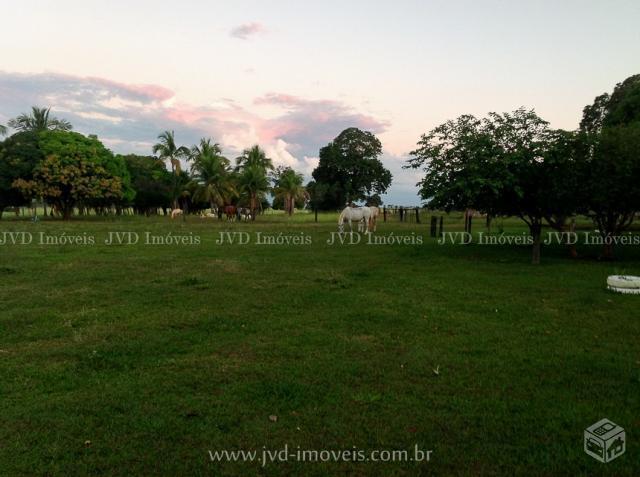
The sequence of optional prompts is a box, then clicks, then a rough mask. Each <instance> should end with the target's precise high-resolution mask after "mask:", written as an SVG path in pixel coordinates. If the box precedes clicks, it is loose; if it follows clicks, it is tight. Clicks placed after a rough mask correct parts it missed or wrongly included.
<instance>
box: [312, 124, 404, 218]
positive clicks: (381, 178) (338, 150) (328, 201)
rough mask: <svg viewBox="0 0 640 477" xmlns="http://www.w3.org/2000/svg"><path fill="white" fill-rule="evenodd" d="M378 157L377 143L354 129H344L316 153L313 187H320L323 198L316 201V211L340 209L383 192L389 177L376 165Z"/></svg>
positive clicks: (379, 145)
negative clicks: (318, 159)
mask: <svg viewBox="0 0 640 477" xmlns="http://www.w3.org/2000/svg"><path fill="white" fill-rule="evenodd" d="M381 154H382V144H381V143H380V140H379V139H378V138H377V137H375V135H374V134H373V133H371V132H368V131H361V130H360V129H358V128H348V129H345V130H344V131H342V132H341V133H340V134H339V135H338V136H337V137H336V138H335V139H334V140H333V141H332V142H330V143H329V144H327V145H326V146H324V147H323V148H322V149H320V161H319V163H318V167H316V168H315V169H314V170H313V173H312V176H313V179H314V182H315V187H316V188H317V187H318V185H322V186H321V188H322V190H323V197H322V198H317V199H316V203H317V205H318V207H319V208H321V209H335V208H340V207H344V205H345V204H347V203H348V202H350V201H360V200H364V201H366V200H367V199H369V198H371V197H374V196H379V195H380V194H383V193H384V192H386V190H387V189H388V187H389V186H390V185H391V180H392V175H391V172H390V171H389V170H387V169H386V168H385V167H384V166H383V164H382V162H381V161H380V159H379V157H380V155H381ZM318 190H320V188H317V189H316V191H318Z"/></svg>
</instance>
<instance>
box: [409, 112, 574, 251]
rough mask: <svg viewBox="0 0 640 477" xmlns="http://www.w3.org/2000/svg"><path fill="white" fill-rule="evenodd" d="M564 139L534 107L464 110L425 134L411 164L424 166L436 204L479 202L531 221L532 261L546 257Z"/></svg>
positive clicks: (424, 188)
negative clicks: (483, 113)
mask: <svg viewBox="0 0 640 477" xmlns="http://www.w3.org/2000/svg"><path fill="white" fill-rule="evenodd" d="M560 138H562V139H564V136H563V135H562V134H560V133H557V132H554V131H551V130H549V128H548V124H547V122H546V121H544V120H542V119H541V118H539V117H538V116H537V115H536V114H535V112H534V111H532V110H531V111H529V110H526V109H518V110H516V111H514V112H512V113H503V114H498V113H490V114H489V116H488V117H487V118H485V119H482V120H480V119H477V118H475V117H474V116H470V115H465V116H461V117H460V118H458V119H457V120H455V121H448V122H447V123H444V124H442V125H440V126H438V127H436V128H435V129H434V130H432V131H431V132H429V133H428V134H425V135H423V136H422V138H421V140H420V142H419V143H418V146H419V147H418V149H416V150H415V151H413V152H412V153H411V155H412V156H413V157H412V158H411V159H410V160H409V164H408V167H413V168H422V169H423V170H424V171H425V177H424V179H423V180H422V181H421V182H420V184H419V185H420V187H421V189H420V193H421V195H422V198H423V199H424V200H426V201H427V202H428V204H429V206H430V207H433V208H443V209H445V210H452V209H458V210H460V209H466V208H474V209H478V210H480V211H483V212H485V213H488V214H491V215H494V216H499V215H503V216H517V217H519V218H521V219H522V220H523V221H524V222H525V223H526V224H527V226H528V227H529V231H530V234H531V239H532V243H533V248H532V262H533V263H539V261H540V245H541V232H542V226H543V220H544V219H545V218H546V217H547V216H551V215H552V213H558V214H559V213H560V212H562V213H564V212H565V211H560V210H559V209H558V210H555V209H553V208H550V205H549V201H550V199H549V195H550V194H551V196H552V197H554V196H555V193H556V191H555V190H554V187H557V186H558V185H559V182H558V181H555V182H554V181H551V180H550V178H552V177H554V176H552V175H551V173H552V172H553V169H552V167H551V163H552V161H551V158H556V156H558V148H559V147H560V146H557V145H556V142H557V141H559V140H560Z"/></svg>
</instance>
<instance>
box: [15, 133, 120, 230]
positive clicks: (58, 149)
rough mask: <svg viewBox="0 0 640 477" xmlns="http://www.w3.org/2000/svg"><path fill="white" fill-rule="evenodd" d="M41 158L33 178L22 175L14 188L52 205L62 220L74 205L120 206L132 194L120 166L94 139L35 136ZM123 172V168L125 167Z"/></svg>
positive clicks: (69, 134) (50, 134) (66, 134)
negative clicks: (59, 213) (125, 197)
mask: <svg viewBox="0 0 640 477" xmlns="http://www.w3.org/2000/svg"><path fill="white" fill-rule="evenodd" d="M38 149H39V150H40V152H41V154H42V156H43V159H41V160H40V161H39V162H38V163H37V164H36V166H35V167H34V169H33V174H32V177H31V178H29V177H24V176H21V177H19V178H17V179H15V180H14V181H13V186H14V187H15V188H17V189H19V190H20V191H21V192H22V193H23V194H24V195H25V196H26V197H39V198H43V199H44V200H46V201H47V202H49V203H51V204H53V205H54V206H55V207H56V208H57V209H58V210H59V211H60V212H61V213H62V216H63V218H64V219H65V220H68V219H69V218H70V217H71V214H72V212H73V209H74V207H75V206H76V205H83V206H94V207H95V206H104V205H112V204H118V203H121V201H122V199H123V197H124V195H125V193H129V191H132V189H131V187H130V184H125V181H126V180H127V175H123V174H122V164H124V161H121V162H118V161H117V160H116V159H115V158H114V156H113V154H112V153H111V151H109V150H108V149H107V148H105V147H104V146H103V145H102V143H101V142H100V141H99V140H98V139H97V138H95V137H86V136H83V135H82V134H79V133H74V132H67V131H43V132H40V133H38ZM124 170H126V166H125V167H124Z"/></svg>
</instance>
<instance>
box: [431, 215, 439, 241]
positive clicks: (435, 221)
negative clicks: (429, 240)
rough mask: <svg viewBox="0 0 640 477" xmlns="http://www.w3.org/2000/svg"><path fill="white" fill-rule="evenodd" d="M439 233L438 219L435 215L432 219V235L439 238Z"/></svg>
mask: <svg viewBox="0 0 640 477" xmlns="http://www.w3.org/2000/svg"><path fill="white" fill-rule="evenodd" d="M437 233H438V217H436V216H435V215H434V216H433V217H431V233H430V235H431V236H432V237H437Z"/></svg>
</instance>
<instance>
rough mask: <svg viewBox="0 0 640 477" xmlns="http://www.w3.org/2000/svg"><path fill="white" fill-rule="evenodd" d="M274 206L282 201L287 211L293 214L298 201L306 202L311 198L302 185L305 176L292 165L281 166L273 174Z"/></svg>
mask: <svg viewBox="0 0 640 477" xmlns="http://www.w3.org/2000/svg"><path fill="white" fill-rule="evenodd" d="M272 180H273V192H274V200H273V202H274V208H276V203H277V202H282V204H283V208H284V210H285V212H287V214H289V215H293V211H294V209H295V206H296V203H298V202H302V203H304V202H305V201H306V200H308V198H309V194H308V193H307V190H306V189H305V187H304V186H303V185H302V182H303V181H304V177H303V175H302V174H299V173H297V172H296V171H294V170H293V169H292V168H290V167H282V166H281V167H279V168H278V169H276V171H275V174H274V175H273V179H272Z"/></svg>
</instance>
